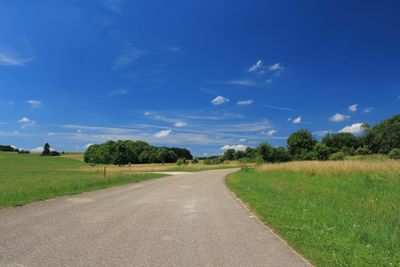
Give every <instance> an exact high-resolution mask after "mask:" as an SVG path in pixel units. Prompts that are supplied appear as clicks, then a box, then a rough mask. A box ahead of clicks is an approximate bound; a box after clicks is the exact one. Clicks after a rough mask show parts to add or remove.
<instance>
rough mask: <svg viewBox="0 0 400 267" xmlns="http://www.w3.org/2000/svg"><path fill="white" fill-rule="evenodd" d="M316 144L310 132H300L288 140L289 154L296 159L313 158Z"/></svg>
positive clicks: (303, 130) (302, 130) (304, 130)
mask: <svg viewBox="0 0 400 267" xmlns="http://www.w3.org/2000/svg"><path fill="white" fill-rule="evenodd" d="M316 142H317V141H316V140H315V138H314V137H313V136H312V135H311V133H310V131H309V130H306V129H301V130H298V131H297V132H294V133H293V134H291V135H290V136H289V138H288V140H287V144H288V149H289V153H290V155H292V156H293V157H294V158H295V159H308V158H309V157H311V158H312V151H313V148H314V145H315V144H316ZM310 153H311V154H310Z"/></svg>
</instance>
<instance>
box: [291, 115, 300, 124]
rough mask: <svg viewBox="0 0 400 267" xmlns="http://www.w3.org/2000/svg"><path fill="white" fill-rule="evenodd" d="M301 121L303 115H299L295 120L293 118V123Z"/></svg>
mask: <svg viewBox="0 0 400 267" xmlns="http://www.w3.org/2000/svg"><path fill="white" fill-rule="evenodd" d="M300 122H301V116H299V117H297V118H295V119H294V120H293V123H295V124H298V123H300Z"/></svg>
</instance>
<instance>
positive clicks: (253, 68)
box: [248, 59, 263, 72]
mask: <svg viewBox="0 0 400 267" xmlns="http://www.w3.org/2000/svg"><path fill="white" fill-rule="evenodd" d="M262 67H263V62H262V60H261V59H260V60H258V61H257V62H256V64H254V65H252V66H251V67H250V68H249V69H248V71H249V72H255V71H258V70H261V69H262Z"/></svg>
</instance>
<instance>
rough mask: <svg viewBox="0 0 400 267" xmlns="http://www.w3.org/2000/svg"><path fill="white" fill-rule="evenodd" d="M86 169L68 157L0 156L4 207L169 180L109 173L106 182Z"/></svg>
mask: <svg viewBox="0 0 400 267" xmlns="http://www.w3.org/2000/svg"><path fill="white" fill-rule="evenodd" d="M74 155H75V154H74ZM84 165H85V164H84V163H83V162H81V161H79V160H76V159H71V158H66V157H41V156H39V154H17V153H14V152H0V170H1V172H0V207H7V206H16V205H23V204H26V203H29V202H33V201H38V200H43V199H48V198H52V197H56V196H61V195H72V194H77V193H81V192H84V191H91V190H96V189H102V188H107V187H110V186H114V185H121V184H126V183H132V182H138V181H142V180H148V179H152V178H158V177H161V176H165V175H163V174H155V173H148V174H126V173H112V172H109V173H107V176H106V178H103V174H102V173H101V172H97V171H95V170H83V169H82V167H83V166H84Z"/></svg>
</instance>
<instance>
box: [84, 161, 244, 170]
mask: <svg viewBox="0 0 400 267" xmlns="http://www.w3.org/2000/svg"><path fill="white" fill-rule="evenodd" d="M248 165H251V164H248ZM235 167H242V163H240V162H239V161H229V162H224V163H223V164H215V165H214V164H213V165H206V164H203V163H202V162H200V163H198V164H188V165H182V166H178V165H176V164H175V163H166V164H160V163H151V164H131V167H129V166H128V165H124V166H117V165H107V166H106V169H107V172H112V173H119V172H123V173H126V172H165V171H182V172H195V171H203V170H212V169H222V168H235ZM103 168H104V166H101V165H98V166H89V165H88V166H83V167H81V170H87V171H93V170H98V171H101V170H103Z"/></svg>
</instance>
